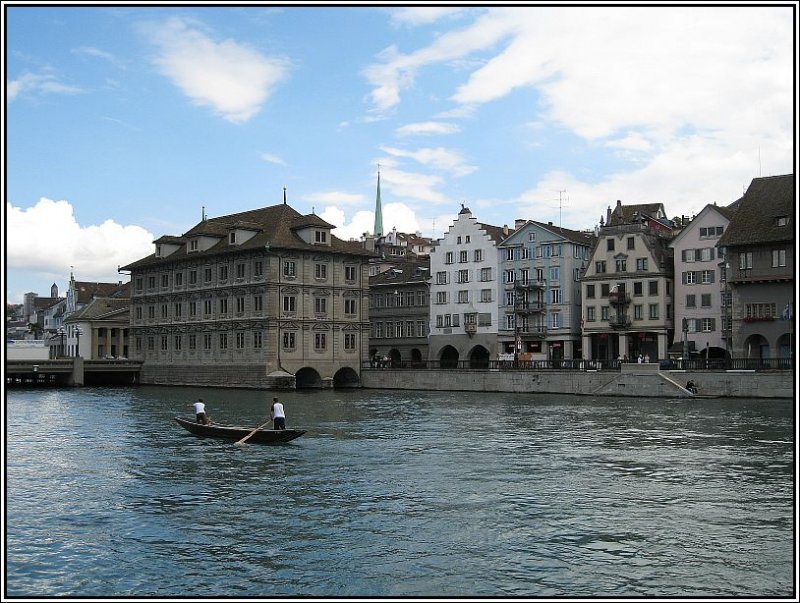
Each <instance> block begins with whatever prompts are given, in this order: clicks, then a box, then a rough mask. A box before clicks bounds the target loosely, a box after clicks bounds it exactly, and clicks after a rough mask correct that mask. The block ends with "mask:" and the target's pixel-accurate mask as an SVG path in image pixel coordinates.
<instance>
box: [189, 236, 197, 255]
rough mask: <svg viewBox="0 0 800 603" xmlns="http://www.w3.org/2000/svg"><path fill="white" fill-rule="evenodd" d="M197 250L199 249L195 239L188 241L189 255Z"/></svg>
mask: <svg viewBox="0 0 800 603" xmlns="http://www.w3.org/2000/svg"><path fill="white" fill-rule="evenodd" d="M198 249H199V243H198V241H197V239H192V240H191V241H189V253H192V252H193V251H197V250H198Z"/></svg>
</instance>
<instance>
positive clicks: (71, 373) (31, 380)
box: [5, 358, 142, 386]
mask: <svg viewBox="0 0 800 603" xmlns="http://www.w3.org/2000/svg"><path fill="white" fill-rule="evenodd" d="M141 369H142V363H141V362H140V361H137V360H86V359H84V358H58V359H55V360H6V363H5V378H6V385H9V386H23V385H31V386H32V385H74V386H80V385H131V384H135V383H138V382H139V373H140V371H141Z"/></svg>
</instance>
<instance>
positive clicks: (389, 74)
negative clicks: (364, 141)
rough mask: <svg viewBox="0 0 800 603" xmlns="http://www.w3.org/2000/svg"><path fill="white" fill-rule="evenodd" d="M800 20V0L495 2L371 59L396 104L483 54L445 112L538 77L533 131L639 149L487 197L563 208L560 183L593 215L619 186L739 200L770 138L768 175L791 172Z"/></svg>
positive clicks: (646, 195) (640, 192)
mask: <svg viewBox="0 0 800 603" xmlns="http://www.w3.org/2000/svg"><path fill="white" fill-rule="evenodd" d="M564 23H569V27H564ZM793 24H794V17H793V11H792V10H791V8H790V7H767V8H763V7H756V6H730V7H706V8H697V7H681V6H672V7H667V6H663V7H661V6H654V7H647V8H643V7H585V8H584V7H581V8H578V7H567V8H557V7H556V8H542V7H525V8H516V7H515V8H501V9H491V10H490V11H488V12H487V13H485V14H481V15H480V16H479V17H478V18H477V19H475V20H474V22H473V23H472V24H471V25H469V26H467V27H464V28H462V29H460V30H453V31H451V32H449V33H446V34H444V35H441V36H439V37H437V38H436V39H435V40H434V41H433V42H431V43H430V44H428V45H427V46H424V47H419V48H417V49H412V50H410V51H408V52H406V51H405V50H406V49H404V51H401V50H400V49H398V48H396V47H391V48H389V49H387V50H386V51H384V52H383V53H382V54H381V55H380V56H378V57H377V60H376V63H375V64H374V65H372V66H371V67H370V68H368V69H367V70H365V72H364V73H365V75H366V76H367V79H368V81H369V82H370V83H371V84H372V85H373V86H374V88H373V92H374V93H375V94H374V95H373V101H374V103H375V107H376V109H377V110H383V111H385V110H387V109H388V108H394V107H395V106H396V105H397V104H399V103H400V102H401V98H402V95H403V93H404V91H405V90H406V89H408V88H410V87H411V86H413V85H415V83H416V78H417V76H418V75H419V73H420V72H421V70H423V69H428V68H432V67H437V68H449V67H450V66H452V65H453V64H454V63H455V62H458V63H459V64H460V65H461V67H462V68H463V67H468V68H470V69H469V71H467V72H466V74H467V75H466V77H465V79H464V80H463V82H461V84H460V85H456V86H455V88H454V89H453V91H452V95H451V96H450V98H451V100H452V101H454V102H455V103H456V106H455V107H454V108H453V109H452V110H450V111H445V112H440V113H438V115H439V117H442V116H447V117H467V116H474V115H475V114H476V113H477V111H478V110H480V107H481V106H482V105H484V104H486V103H491V102H497V101H500V100H501V99H504V98H505V97H507V96H509V95H511V94H512V93H514V92H515V91H518V90H521V89H523V88H528V89H531V90H535V91H536V93H537V94H536V95H530V97H531V99H532V100H531V104H530V112H529V113H525V112H524V111H518V110H517V112H518V114H519V120H520V123H526V122H527V123H528V124H535V125H537V126H538V125H540V124H545V125H546V129H547V131H545V129H537V130H535V131H534V130H531V131H530V132H531V143H535V144H539V145H542V144H544V145H545V146H547V145H549V144H550V142H551V141H550V139H549V136H550V132H553V134H552V135H553V136H555V135H556V133H558V134H559V135H561V134H563V133H565V132H566V133H568V134H571V135H574V136H576V137H578V138H579V139H582V140H583V141H585V142H586V145H587V147H589V150H590V151H592V152H594V151H597V150H599V149H602V148H607V149H610V150H611V151H613V152H614V153H615V154H616V155H617V159H622V160H624V161H626V162H627V163H626V164H625V165H622V166H620V164H617V171H616V172H611V173H608V172H607V171H601V170H606V168H605V167H603V166H601V165H599V163H601V162H598V163H597V164H593V163H585V164H584V165H582V166H581V167H577V168H574V169H573V168H562V169H561V170H560V171H553V172H550V173H548V174H545V175H544V176H542V177H539V178H538V181H537V182H536V183H535V185H534V186H533V187H531V188H530V189H529V190H528V191H526V192H525V193H523V194H520V195H519V196H518V197H517V198H510V199H506V200H497V199H484V200H481V201H477V200H476V202H475V203H474V205H475V206H476V207H478V208H480V207H481V206H483V207H487V208H488V207H490V206H491V207H496V206H498V205H499V204H506V205H508V206H513V208H514V209H513V211H514V213H515V214H517V213H521V214H526V213H527V214H528V215H527V216H526V215H520V216H518V217H531V218H533V219H545V218H546V219H547V220H553V221H554V222H555V221H557V220H558V219H559V208H558V201H557V199H558V193H557V191H559V190H564V189H566V190H568V195H569V203H567V204H564V205H563V206H562V208H561V219H562V223H563V224H564V226H567V227H571V228H584V227H591V226H592V225H593V224H595V223H597V221H598V220H599V217H600V214H601V213H605V208H606V206H607V205H613V204H614V203H615V202H616V199H617V198H622V200H623V202H626V203H645V202H663V203H664V205H665V208H666V210H667V213H668V214H669V215H670V216H674V215H680V214H686V215H691V214H692V213H696V212H698V211H700V210H701V209H702V208H703V207H704V206H705V205H706V203H713V202H717V203H718V204H729V203H731V202H732V201H734V200H736V199H737V198H738V197H739V196H740V195H741V193H742V189H743V188H744V187H746V186H747V185H748V184H749V182H750V180H751V178H753V177H757V176H758V175H760V174H761V173H762V171H761V168H760V166H759V158H758V154H759V150H760V151H761V156H762V158H769V159H768V160H767V159H765V160H764V162H763V163H764V165H763V175H765V176H766V175H772V174H782V173H783V174H785V173H791V172H792V171H793V169H794V166H793V159H792V158H793V156H794V154H793V140H792V133H793V132H794V131H795V130H794V128H795V124H794V114H795V112H794V107H793V98H794V96H793V91H794V88H793V83H794V64H793V58H794V55H793V53H792V51H791V49H792V48H795V45H794V43H793V32H794V30H793ZM464 59H470V61H464ZM472 59H479V60H474V61H473V60H472ZM451 73H456V75H458V74H459V73H461V72H453V71H452V70H451ZM431 74H432V75H435V72H434V71H433V69H431ZM397 133H398V134H400V131H398V132H397ZM545 137H547V138H545ZM384 150H386V149H384ZM406 156H407V155H406ZM571 160H572V158H571V156H569V155H567V156H565V157H564V162H565V163H564V165H569V164H568V163H566V162H569V161H571ZM743 175H745V176H744V177H743ZM441 185H442V183H435V185H431V183H429V190H435V187H439V186H441ZM520 204H523V205H522V206H520ZM476 216H477V212H476ZM478 218H479V219H480V217H479V216H478ZM547 220H545V221H547Z"/></svg>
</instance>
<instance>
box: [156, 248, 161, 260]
mask: <svg viewBox="0 0 800 603" xmlns="http://www.w3.org/2000/svg"><path fill="white" fill-rule="evenodd" d="M156 257H157V258H160V257H161V245H156Z"/></svg>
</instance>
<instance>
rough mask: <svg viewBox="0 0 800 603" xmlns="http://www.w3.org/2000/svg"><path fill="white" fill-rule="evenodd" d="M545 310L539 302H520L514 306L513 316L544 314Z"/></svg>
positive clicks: (542, 303)
mask: <svg viewBox="0 0 800 603" xmlns="http://www.w3.org/2000/svg"><path fill="white" fill-rule="evenodd" d="M545 309H546V308H545V304H544V302H541V301H532V302H526V301H522V302H517V303H515V304H514V314H536V313H539V312H544V311H545Z"/></svg>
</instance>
